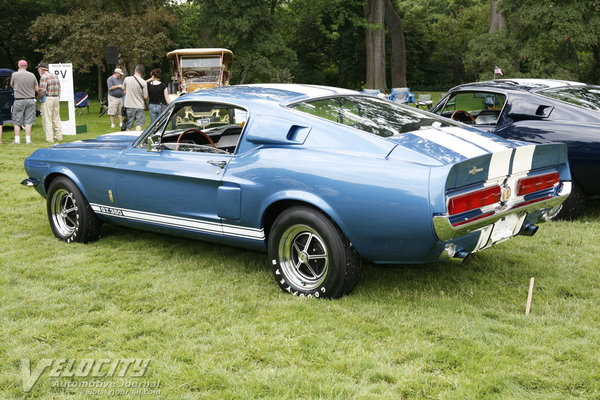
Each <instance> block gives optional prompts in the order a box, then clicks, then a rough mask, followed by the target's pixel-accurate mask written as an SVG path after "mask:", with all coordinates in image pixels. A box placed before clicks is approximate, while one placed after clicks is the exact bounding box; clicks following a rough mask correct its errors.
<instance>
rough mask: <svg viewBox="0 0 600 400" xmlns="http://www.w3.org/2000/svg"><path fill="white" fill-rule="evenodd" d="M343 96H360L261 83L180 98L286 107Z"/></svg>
mask: <svg viewBox="0 0 600 400" xmlns="http://www.w3.org/2000/svg"><path fill="white" fill-rule="evenodd" d="M344 94H354V95H356V94H360V92H357V91H354V90H349V89H340V88H334V87H329V86H318V85H302V84H278V83H263V84H254V85H237V86H225V87H221V88H215V89H208V90H199V91H196V92H193V93H190V94H187V95H185V96H183V97H181V98H182V99H183V98H187V99H200V98H207V99H208V98H210V99H211V100H221V101H232V102H237V103H238V104H249V103H254V102H263V103H271V104H272V105H286V104H290V103H293V102H296V101H302V100H307V99H311V98H319V97H327V96H334V95H344Z"/></svg>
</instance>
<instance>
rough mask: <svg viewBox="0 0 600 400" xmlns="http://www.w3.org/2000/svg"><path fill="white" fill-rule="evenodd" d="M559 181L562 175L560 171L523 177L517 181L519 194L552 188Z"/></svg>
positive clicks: (523, 194)
mask: <svg viewBox="0 0 600 400" xmlns="http://www.w3.org/2000/svg"><path fill="white" fill-rule="evenodd" d="M559 182H560V175H559V174H558V172H552V173H551V174H545V175H538V176H531V177H527V178H523V179H521V180H520V181H519V183H517V196H525V195H526V194H530V193H535V192H539V191H540V190H545V189H551V188H553V187H554V186H555V185H556V184H558V183H559Z"/></svg>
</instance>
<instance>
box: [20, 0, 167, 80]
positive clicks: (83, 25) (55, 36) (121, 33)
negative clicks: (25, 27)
mask: <svg viewBox="0 0 600 400" xmlns="http://www.w3.org/2000/svg"><path fill="white" fill-rule="evenodd" d="M173 24H174V18H173V17H172V15H171V14H170V12H169V10H168V9H166V8H156V7H150V8H147V9H145V10H143V12H140V13H139V14H135V15H132V16H127V15H124V14H122V13H120V12H107V11H104V10H102V9H99V8H98V9H97V8H85V9H83V8H76V9H72V10H70V11H69V12H68V13H67V14H64V15H60V16H59V15H57V14H55V13H49V14H43V15H42V16H40V17H38V18H37V19H36V20H35V21H34V23H33V24H32V25H31V27H30V28H29V35H30V38H31V39H32V40H33V42H35V43H39V45H40V48H39V49H38V50H37V51H39V52H41V53H42V54H43V56H44V59H45V60H47V61H49V62H57V61H60V62H70V63H73V68H74V69H75V70H76V71H79V72H88V71H89V70H90V68H91V67H93V66H102V65H103V64H104V54H105V49H106V46H108V45H116V46H118V47H119V52H120V54H121V57H122V59H123V60H124V62H125V63H127V64H128V65H129V66H130V67H131V65H134V64H136V63H140V62H141V63H149V62H153V61H158V60H160V59H162V58H163V57H164V55H165V53H166V51H167V49H169V48H170V47H171V46H172V42H171V40H170V39H169V26H170V25H173Z"/></svg>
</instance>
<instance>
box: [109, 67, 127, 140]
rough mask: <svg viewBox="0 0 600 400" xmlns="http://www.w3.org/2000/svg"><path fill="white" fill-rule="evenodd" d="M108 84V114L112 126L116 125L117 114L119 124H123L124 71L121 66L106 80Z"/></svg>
mask: <svg viewBox="0 0 600 400" xmlns="http://www.w3.org/2000/svg"><path fill="white" fill-rule="evenodd" d="M106 86H108V113H107V114H108V116H109V117H110V127H111V128H114V127H115V115H118V116H119V126H123V116H122V115H121V108H122V107H123V71H122V70H121V68H115V71H114V72H113V74H112V75H111V76H109V77H108V79H107V80H106Z"/></svg>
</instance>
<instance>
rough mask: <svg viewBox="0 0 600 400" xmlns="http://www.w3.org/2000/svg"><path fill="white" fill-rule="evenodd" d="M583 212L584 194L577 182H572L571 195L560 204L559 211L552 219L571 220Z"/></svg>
mask: <svg viewBox="0 0 600 400" xmlns="http://www.w3.org/2000/svg"><path fill="white" fill-rule="evenodd" d="M584 211H585V193H583V189H581V186H579V185H578V184H577V182H574V181H573V186H572V188H571V194H570V195H569V197H567V200H565V201H564V202H563V203H562V206H561V209H560V211H559V212H558V213H557V214H556V215H555V216H554V217H553V218H552V219H562V220H572V219H576V218H579V217H580V216H582V215H583V212H584Z"/></svg>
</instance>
